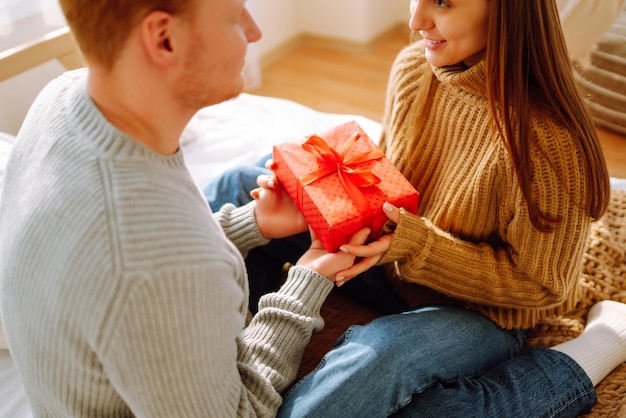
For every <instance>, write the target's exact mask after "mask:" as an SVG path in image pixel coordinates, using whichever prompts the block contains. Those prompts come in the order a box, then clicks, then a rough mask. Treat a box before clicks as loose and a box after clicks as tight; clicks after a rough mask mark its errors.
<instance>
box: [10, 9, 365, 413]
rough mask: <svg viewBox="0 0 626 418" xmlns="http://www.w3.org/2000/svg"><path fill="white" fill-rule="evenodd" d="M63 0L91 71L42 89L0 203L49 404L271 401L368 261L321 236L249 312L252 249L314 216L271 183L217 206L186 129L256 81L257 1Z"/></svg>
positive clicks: (35, 400)
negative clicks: (325, 307)
mask: <svg viewBox="0 0 626 418" xmlns="http://www.w3.org/2000/svg"><path fill="white" fill-rule="evenodd" d="M60 3H61V6H62V8H63V11H64V13H65V15H66V18H67V21H68V24H69V26H70V28H71V29H72V32H73V33H74V35H75V38H76V41H77V43H78V45H79V47H80V49H81V51H82V53H83V56H84V58H85V60H86V63H87V67H88V69H87V70H86V71H82V70H81V71H78V72H72V73H67V74H65V75H63V76H61V77H59V78H58V79H57V80H54V81H53V82H51V83H50V84H49V85H48V86H47V87H46V88H45V89H44V90H43V91H42V93H41V94H40V96H39V97H38V99H37V100H36V102H35V103H34V104H33V106H32V108H31V111H30V112H29V115H28V116H27V118H26V120H25V122H24V125H23V128H22V130H21V132H20V134H19V137H18V140H17V144H16V146H15V149H14V152H13V154H12V156H11V160H10V162H9V164H8V167H7V172H6V176H5V181H4V187H3V191H2V193H3V195H2V203H1V204H0V228H1V230H2V234H1V236H0V251H1V253H2V260H1V261H0V280H1V281H2V293H1V303H0V306H1V307H2V319H3V322H4V325H5V329H6V333H7V337H8V342H9V346H10V348H11V351H12V355H13V358H14V361H15V364H16V366H17V368H18V370H19V372H20V375H21V377H22V379H23V382H24V386H25V389H26V392H27V395H28V398H29V401H30V404H31V406H32V410H33V413H34V415H35V416H74V417H98V416H120V417H121V416H149V417H159V416H163V417H175V416H183V417H194V416H205V417H206V416H216V417H229V416H274V415H275V413H276V410H277V409H278V406H279V404H280V402H281V396H280V393H281V391H283V390H284V389H285V388H286V387H287V386H288V385H289V384H290V383H291V382H292V381H293V380H294V378H295V376H296V372H297V369H298V363H299V361H300V359H301V356H302V352H303V350H304V348H305V346H306V344H307V342H308V341H309V338H310V335H311V333H312V332H313V331H314V330H316V329H319V328H321V326H322V325H323V321H322V319H321V317H320V315H319V310H320V306H321V305H322V303H323V301H324V299H325V298H326V296H327V294H328V293H329V291H330V289H331V288H332V286H333V283H332V281H331V280H334V278H335V277H336V276H337V274H338V273H339V274H341V271H342V270H345V269H347V268H349V267H351V266H352V265H353V263H354V261H355V259H354V257H353V256H351V255H349V254H346V253H343V252H340V253H338V254H328V253H326V251H324V250H323V249H322V247H321V245H320V244H319V242H318V241H317V240H316V239H315V237H312V238H313V244H312V246H311V248H310V250H309V251H308V252H307V253H306V254H305V255H304V256H303V257H302V259H300V261H299V263H298V265H297V266H295V267H294V268H292V269H291V270H290V271H289V274H288V277H287V279H286V282H285V284H284V286H283V287H282V288H281V289H280V290H279V291H278V292H277V293H274V294H269V295H267V296H265V297H264V298H263V299H262V300H261V302H260V306H259V313H258V314H257V315H256V316H255V317H254V318H253V319H252V321H251V323H250V324H249V325H248V326H247V327H246V315H247V312H248V309H247V308H248V307H247V300H248V295H247V293H248V286H247V276H246V272H245V266H244V262H243V257H242V256H245V255H246V253H247V252H248V250H249V249H251V248H253V247H255V246H258V245H263V244H266V243H267V242H268V241H269V239H271V238H276V237H285V236H288V235H291V234H293V233H296V232H302V231H303V230H306V225H305V223H304V221H303V219H302V217H301V215H299V213H298V212H297V210H296V209H295V206H294V205H293V203H291V202H290V201H289V199H288V198H287V197H286V196H285V195H283V194H281V193H280V192H279V191H278V190H273V189H272V188H271V186H272V184H271V182H269V181H266V182H265V183H263V182H262V181H261V184H260V185H262V186H264V187H263V188H262V189H260V190H257V191H256V193H255V197H256V198H257V200H256V201H254V202H251V204H249V205H246V206H244V207H241V208H235V207H234V206H232V205H227V206H225V207H224V208H222V210H221V211H220V212H218V213H216V214H215V215H212V214H211V210H210V208H209V206H208V205H207V203H206V201H205V200H204V198H203V196H202V195H201V193H200V191H199V190H198V188H197V187H196V185H195V184H194V182H193V180H192V178H191V176H190V175H189V173H188V171H187V169H186V167H185V164H184V160H183V155H182V153H181V151H180V149H179V143H178V139H179V136H180V134H181V132H182V130H183V128H184V127H185V125H186V124H187V123H188V121H189V120H190V118H191V117H192V116H193V115H194V114H195V112H196V111H197V110H198V109H200V108H202V107H204V106H208V105H211V104H214V103H218V102H220V101H223V100H227V99H229V98H232V97H234V96H236V95H238V94H239V93H240V92H241V91H242V88H243V79H242V77H241V74H240V73H241V70H242V67H243V59H244V55H245V51H246V45H247V43H249V42H254V41H256V40H258V39H259V38H260V36H261V34H260V31H259V29H258V27H257V26H256V24H255V22H254V21H253V19H252V17H251V16H250V14H249V13H248V11H247V10H246V8H245V5H244V0H170V1H167V0H164V1H154V0H142V1H139V0H137V1H132V2H116V1H112V0H111V1H109V0H100V1H97V2H94V1H93V0H61V1H60ZM367 233H368V231H367V230H363V231H360V232H359V233H357V234H356V235H355V237H354V238H353V240H352V243H353V244H362V243H363V242H364V240H365V239H366V237H367ZM329 278H330V279H329Z"/></svg>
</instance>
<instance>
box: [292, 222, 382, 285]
mask: <svg viewBox="0 0 626 418" xmlns="http://www.w3.org/2000/svg"><path fill="white" fill-rule="evenodd" d="M370 232H371V231H370V229H369V228H363V229H360V230H359V231H357V232H356V233H355V234H354V235H353V236H352V238H351V239H350V245H352V246H356V247H358V246H360V245H362V244H364V243H365V240H367V237H368V236H369V234H370ZM310 233H311V246H310V247H309V249H308V250H307V252H305V253H304V254H303V255H302V257H300V259H299V260H298V262H297V263H296V265H298V266H306V267H309V268H310V269H312V270H315V271H317V272H318V273H319V274H321V275H322V276H326V277H327V278H328V279H329V280H331V281H332V282H336V281H337V273H338V272H340V271H345V270H346V269H349V268H351V267H353V266H355V264H354V262H355V260H356V256H355V255H353V254H350V253H348V252H345V251H337V252H335V253H329V252H328V251H326V249H325V248H324V246H323V245H322V243H321V242H320V240H319V239H318V238H317V236H316V235H315V232H313V230H312V229H310ZM359 264H360V263H359ZM365 270H367V269H363V271H365Z"/></svg>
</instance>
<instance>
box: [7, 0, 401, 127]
mask: <svg viewBox="0 0 626 418" xmlns="http://www.w3.org/2000/svg"><path fill="white" fill-rule="evenodd" d="M409 2H410V0H248V1H247V3H246V4H247V7H248V8H249V10H250V12H251V13H252V15H253V16H254V18H255V19H256V21H257V23H258V24H259V26H260V27H261V30H262V31H263V38H262V39H261V40H260V41H259V42H258V43H257V44H253V45H251V47H250V51H249V58H250V59H249V60H248V61H249V62H251V63H252V64H251V65H252V67H253V68H251V69H249V70H252V71H251V72H252V73H254V72H255V71H254V70H255V68H254V66H255V65H257V64H254V62H255V61H258V58H259V57H262V56H263V55H266V54H268V53H270V52H272V51H274V50H276V49H277V48H280V47H281V46H282V45H284V44H286V43H288V42H289V41H290V40H292V39H294V38H295V37H297V36H299V35H300V34H302V33H308V34H312V35H318V36H323V37H329V38H337V39H342V40H346V41H349V42H355V43H367V42H369V41H371V40H373V39H374V38H376V37H377V36H379V35H380V34H382V33H383V32H385V31H386V30H388V29H390V28H391V27H393V26H394V25H396V24H398V23H400V22H405V21H407V20H408V10H409ZM15 7H21V8H22V11H24V10H26V9H32V8H35V9H36V8H37V7H40V8H42V9H46V10H48V9H50V8H51V7H54V8H57V12H56V13H48V14H47V15H46V16H45V17H41V16H38V17H35V18H32V19H31V20H33V21H34V22H35V23H34V24H33V23H29V22H28V21H26V24H24V22H25V21H21V22H20V30H19V31H17V32H15V31H13V33H12V32H11V30H12V29H14V28H12V27H11V26H15V25H11V23H10V22H11V19H13V20H16V19H17V18H18V15H17V14H16V13H17V12H16V11H15V10H16V9H14V8H15ZM9 12H11V13H9ZM30 13H31V14H32V10H31V11H30ZM19 17H22V16H19ZM61 19H62V15H61ZM61 23H62V22H61ZM47 25H50V26H47ZM58 26H59V12H58V6H57V3H56V0H0V50H3V49H5V48H6V47H7V45H17V44H18V43H20V42H23V41H24V39H29V38H32V37H33V36H34V35H33V33H36V32H39V33H42V32H41V31H42V30H44V32H43V33H45V31H50V30H52V29H54V28H56V27H58ZM256 69H258V68H256ZM62 71H63V67H62V66H61V65H60V64H59V63H57V62H50V63H47V64H45V65H42V66H40V67H37V68H35V69H33V70H30V71H28V72H26V73H23V74H21V75H19V76H17V77H15V78H13V79H11V80H8V81H5V82H3V83H0V131H4V132H9V133H11V134H16V133H17V131H18V130H19V127H20V125H21V123H22V120H23V118H24V115H25V114H26V111H27V110H28V107H29V106H30V103H31V102H32V101H33V100H34V99H35V97H36V95H37V93H38V92H39V90H41V88H43V86H44V85H45V84H46V83H47V82H48V81H49V80H51V79H52V78H54V77H56V76H57V75H59V74H61V73H62ZM247 78H249V79H252V80H251V81H252V82H253V83H254V82H261V80H260V79H257V80H254V79H253V78H254V77H253V76H251V77H247Z"/></svg>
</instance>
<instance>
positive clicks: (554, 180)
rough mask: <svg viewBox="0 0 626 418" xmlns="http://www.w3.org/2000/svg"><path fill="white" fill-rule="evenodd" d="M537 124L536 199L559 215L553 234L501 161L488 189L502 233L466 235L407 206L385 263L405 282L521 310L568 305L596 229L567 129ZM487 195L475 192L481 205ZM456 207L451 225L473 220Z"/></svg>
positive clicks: (451, 213) (538, 121) (547, 210)
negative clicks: (533, 214) (541, 226)
mask: <svg viewBox="0 0 626 418" xmlns="http://www.w3.org/2000/svg"><path fill="white" fill-rule="evenodd" d="M533 129H534V132H535V135H536V137H537V138H539V140H538V143H539V144H540V147H541V149H538V148H536V149H535V150H534V153H533V155H532V158H533V175H532V182H533V185H534V193H535V200H536V201H537V202H540V203H539V204H540V208H541V210H542V211H543V212H544V213H547V214H549V215H551V216H554V217H559V218H560V219H561V221H560V223H559V224H558V225H557V226H556V228H555V229H554V230H553V231H552V232H549V233H546V232H541V231H539V230H537V229H536V228H535V227H534V226H533V224H532V222H531V220H530V218H529V215H528V209H527V203H526V201H525V200H524V198H523V196H522V194H521V191H520V190H519V187H518V185H517V182H516V179H515V176H513V175H512V174H511V173H510V171H511V169H510V167H508V168H507V167H504V166H499V167H497V169H494V171H501V172H500V173H498V174H497V176H496V175H495V174H494V176H496V177H498V178H499V179H500V180H499V181H494V182H493V185H492V186H490V187H496V188H498V192H497V193H496V194H495V197H494V199H495V200H497V202H496V203H495V204H496V207H497V208H498V209H497V213H495V214H494V217H496V218H497V220H496V221H497V228H496V229H497V230H496V231H495V234H496V235H497V236H494V237H492V238H491V239H486V240H479V241H472V240H470V239H467V238H466V239H463V238H462V237H460V236H458V235H453V234H451V233H449V232H447V230H444V229H441V228H439V227H437V226H436V225H435V224H434V223H433V222H431V221H430V220H429V219H427V218H425V217H420V216H417V215H412V214H409V213H407V212H404V211H403V212H402V215H401V218H400V221H399V223H398V225H397V227H396V229H395V234H394V239H393V241H392V245H391V248H390V249H389V251H388V252H387V253H386V254H385V256H384V258H383V259H382V260H381V263H385V262H396V263H397V270H398V271H399V273H400V275H401V277H402V278H403V279H405V280H408V281H411V282H416V283H420V284H423V285H426V286H428V287H430V288H433V289H435V290H437V291H439V292H442V293H443V294H445V295H448V296H450V297H453V298H455V299H460V300H463V301H465V302H470V303H476V304H480V305H486V306H496V307H501V308H516V309H517V308H527V309H537V308H549V307H553V306H556V305H558V304H560V303H563V302H564V301H565V299H566V298H567V297H568V295H569V294H570V293H571V290H572V288H573V286H574V284H575V281H576V280H577V279H578V277H579V272H580V268H581V262H582V257H583V253H584V248H585V245H586V239H587V236H588V232H589V228H590V222H591V220H590V218H589V217H588V216H587V215H586V213H585V209H584V207H585V205H584V204H583V202H584V196H585V195H586V193H587V189H586V185H587V181H586V179H585V173H584V170H583V169H582V163H581V159H580V156H579V155H578V153H577V151H576V147H575V146H574V144H573V141H572V138H571V136H570V135H569V134H568V133H567V132H566V131H565V130H564V129H563V128H561V127H559V126H557V125H556V124H554V123H553V122H551V121H550V120H545V119H537V118H535V119H534V122H533ZM507 171H508V172H509V173H508V174H507ZM458 192H459V191H458V190H457V193H458ZM485 198H486V196H481V195H475V196H474V199H475V205H480V204H481V201H483V202H484V199H485ZM454 210H455V208H453V207H451V208H448V209H447V210H446V213H448V216H449V219H450V222H453V223H454V222H458V223H463V222H466V223H471V222H473V221H474V220H473V219H471V218H470V219H468V215H467V214H463V213H455V212H454ZM464 217H465V218H464Z"/></svg>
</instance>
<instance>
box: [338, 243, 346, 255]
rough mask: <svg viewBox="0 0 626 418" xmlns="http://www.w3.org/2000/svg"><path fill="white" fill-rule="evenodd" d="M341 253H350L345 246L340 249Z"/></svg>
mask: <svg viewBox="0 0 626 418" xmlns="http://www.w3.org/2000/svg"><path fill="white" fill-rule="evenodd" d="M339 250H340V251H343V252H344V253H347V252H348V249H347V248H346V247H344V246H343V245H342V246H341V247H339Z"/></svg>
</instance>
